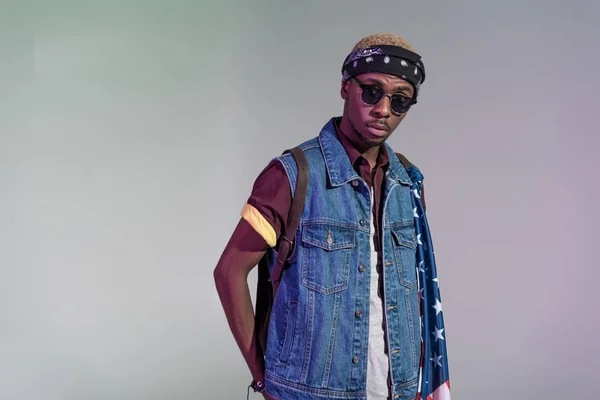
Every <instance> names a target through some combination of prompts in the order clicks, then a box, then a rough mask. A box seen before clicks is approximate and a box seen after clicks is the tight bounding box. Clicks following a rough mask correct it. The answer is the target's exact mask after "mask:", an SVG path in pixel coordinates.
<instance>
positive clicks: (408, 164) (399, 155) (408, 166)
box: [396, 153, 412, 169]
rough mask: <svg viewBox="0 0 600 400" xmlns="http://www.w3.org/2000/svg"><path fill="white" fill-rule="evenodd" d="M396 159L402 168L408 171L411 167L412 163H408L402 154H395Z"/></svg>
mask: <svg viewBox="0 0 600 400" xmlns="http://www.w3.org/2000/svg"><path fill="white" fill-rule="evenodd" d="M396 157H398V160H400V162H401V163H402V165H404V168H406V169H409V168H411V167H412V163H411V162H410V161H408V158H406V157H404V156H403V155H402V154H400V153H396Z"/></svg>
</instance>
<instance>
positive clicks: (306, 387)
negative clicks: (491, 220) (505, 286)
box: [214, 34, 450, 400]
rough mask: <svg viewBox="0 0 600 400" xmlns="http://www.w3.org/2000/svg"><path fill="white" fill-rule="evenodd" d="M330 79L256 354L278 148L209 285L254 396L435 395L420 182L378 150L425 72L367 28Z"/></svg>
mask: <svg viewBox="0 0 600 400" xmlns="http://www.w3.org/2000/svg"><path fill="white" fill-rule="evenodd" d="M342 75H343V77H342V85H341V96H342V98H343V99H344V112H343V115H342V116H341V117H336V118H332V119H331V120H330V121H329V122H327V123H326V124H325V126H324V127H323V129H322V130H321V132H320V133H319V135H318V136H317V137H315V138H313V139H311V140H308V141H307V142H305V143H303V144H301V145H300V146H299V147H300V148H301V149H302V151H303V152H304V154H305V156H306V159H307V162H308V190H307V194H306V198H305V199H306V200H305V204H304V208H303V210H302V216H301V219H300V224H299V229H298V231H297V234H296V236H295V237H294V238H291V239H292V240H293V252H292V254H291V256H290V258H289V259H288V262H287V263H286V269H285V270H284V271H283V274H282V276H281V280H280V282H279V287H278V291H277V296H276V298H275V300H274V303H273V308H272V312H271V320H270V325H269V330H268V342H267V346H266V347H267V351H266V354H262V352H261V350H260V349H261V347H260V346H259V345H258V338H257V337H256V336H255V330H254V328H255V327H254V309H253V306H252V302H251V298H250V292H249V287H248V284H247V277H248V273H249V272H250V271H251V270H252V269H253V268H254V267H255V266H256V265H257V264H258V263H259V261H260V260H261V259H262V258H263V256H265V255H266V256H267V259H268V260H269V268H270V270H271V272H272V267H273V260H274V259H275V258H276V256H277V248H278V246H279V243H280V239H281V236H282V234H283V233H284V232H285V224H286V223H287V218H288V214H289V212H290V206H291V202H292V197H293V194H294V190H295V187H296V181H297V178H298V169H297V164H296V162H295V161H294V158H293V156H292V155H291V154H284V155H282V156H281V157H277V158H275V159H274V160H272V161H271V162H270V163H269V165H268V166H267V167H266V168H265V169H264V170H263V171H262V173H261V174H260V175H259V177H258V178H257V180H256V181H255V184H254V187H253V190H252V193H251V195H250V197H249V199H248V201H247V203H246V204H245V206H244V207H243V210H242V218H241V219H240V221H239V223H238V225H237V227H236V228H235V230H234V232H233V235H232V237H231V239H230V241H229V243H228V244H227V246H226V248H225V250H224V252H223V254H222V256H221V258H220V260H219V263H218V265H217V267H216V268H215V271H214V277H215V282H216V286H217V291H218V293H219V297H220V299H221V303H222V305H223V308H224V311H225V314H226V316H227V320H228V322H229V326H230V328H231V331H232V333H233V335H234V337H235V340H236V342H237V344H238V346H239V348H240V350H241V352H242V354H243V356H244V358H245V360H246V363H247V364H248V367H249V368H250V371H251V374H252V377H253V379H254V380H253V382H252V384H251V386H252V387H253V388H254V390H255V391H259V392H262V393H263V396H264V397H265V398H266V399H283V400H294V399H315V400H316V399H336V398H339V399H368V400H375V399H415V398H424V399H449V398H450V393H449V381H448V370H447V360H446V359H445V334H444V329H443V319H442V315H441V303H440V296H439V288H438V287H437V277H436V276H435V261H434V258H433V249H432V245H431V239H430V236H429V230H428V227H427V222H426V217H425V203H424V198H423V191H422V179H423V177H422V175H421V173H420V171H419V170H418V169H417V168H416V167H414V166H410V165H409V166H408V168H407V167H405V166H404V165H403V163H402V162H401V160H400V158H399V157H397V156H396V154H395V153H394V151H393V150H392V149H391V148H390V147H389V145H388V144H387V143H386V139H387V138H388V137H389V136H390V135H391V134H392V133H393V132H394V131H395V130H396V128H397V127H398V125H399V124H400V122H402V120H403V119H404V117H406V114H407V112H408V111H409V109H410V108H411V106H413V105H414V104H415V103H416V102H417V96H418V94H419V88H420V86H421V84H422V83H423V81H424V79H425V69H424V66H423V63H422V61H421V57H420V56H419V55H417V54H416V53H415V51H414V49H413V48H412V47H411V46H410V45H409V44H408V43H406V42H405V41H404V40H403V39H402V38H400V37H398V36H396V35H393V34H376V35H371V36H368V37H365V38H363V39H362V40H361V41H359V42H358V43H357V44H356V45H355V47H354V48H353V50H352V52H351V53H350V54H349V55H348V57H347V58H346V60H345V61H344V63H343V67H342ZM403 161H404V164H407V162H406V160H405V159H404V160H403Z"/></svg>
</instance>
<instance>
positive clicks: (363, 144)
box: [341, 72, 414, 150]
mask: <svg viewBox="0 0 600 400" xmlns="http://www.w3.org/2000/svg"><path fill="white" fill-rule="evenodd" d="M361 84H362V85H369V86H375V87H377V88H380V89H381V90H383V92H384V93H387V94H390V95H394V94H403V95H405V96H407V97H410V98H412V97H413V94H414V89H413V87H412V85H411V84H410V83H408V82H407V81H405V80H403V79H401V78H398V77H396V76H393V75H388V74H383V73H379V72H368V73H365V74H361V75H358V76H356V77H355V78H353V79H349V80H348V81H346V82H344V84H343V85H342V88H341V96H342V98H343V99H344V100H345V103H344V118H343V120H345V122H344V121H343V122H342V124H343V126H342V130H343V132H344V134H345V135H346V136H349V137H348V139H349V140H350V141H352V142H353V143H354V144H355V145H356V146H357V147H359V148H360V149H361V150H366V149H367V148H369V147H374V146H378V145H381V144H382V143H383V142H384V141H385V140H386V139H387V138H388V137H389V136H390V135H391V134H392V132H394V130H395V129H396V128H397V127H398V125H399V124H400V122H401V121H402V120H403V119H404V117H405V116H406V113H403V114H398V113H395V112H394V111H393V110H392V107H391V99H390V98H389V97H388V96H384V97H382V98H381V100H380V101H379V102H378V103H376V104H374V105H368V104H365V103H364V102H363V101H362V99H361V96H362V91H363V89H361V86H360V85H361Z"/></svg>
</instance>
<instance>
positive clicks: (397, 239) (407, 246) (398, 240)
mask: <svg viewBox="0 0 600 400" xmlns="http://www.w3.org/2000/svg"><path fill="white" fill-rule="evenodd" d="M392 237H393V238H394V240H393V242H394V256H395V257H396V265H397V268H398V275H399V278H400V283H401V284H402V285H404V286H406V287H407V288H409V289H417V235H416V230H415V226H414V222H413V221H411V222H410V223H406V225H403V226H400V227H394V228H393V229H392Z"/></svg>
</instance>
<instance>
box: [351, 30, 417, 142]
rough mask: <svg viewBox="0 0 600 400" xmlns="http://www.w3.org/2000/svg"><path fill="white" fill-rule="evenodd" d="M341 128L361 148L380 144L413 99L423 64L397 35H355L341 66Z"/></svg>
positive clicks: (403, 115) (408, 45)
mask: <svg viewBox="0 0 600 400" xmlns="http://www.w3.org/2000/svg"><path fill="white" fill-rule="evenodd" d="M342 75H343V77H342V87H341V96H342V98H343V99H344V115H343V117H342V131H343V132H344V134H345V135H346V136H348V139H350V140H351V141H352V142H353V143H354V144H355V145H356V146H357V147H359V148H360V149H361V150H363V151H364V150H367V149H368V148H370V147H374V146H378V145H380V144H382V143H383V142H384V141H385V140H386V139H387V138H388V137H389V136H390V135H391V134H392V132H393V131H394V130H395V129H396V128H397V127H398V125H399V124H400V122H401V121H402V120H403V119H404V117H405V116H406V113H407V112H408V110H409V108H410V107H411V106H412V105H413V104H414V103H416V99H417V95H418V92H419V88H420V85H421V83H422V82H423V81H424V80H425V69H424V67H423V64H422V62H421V60H420V56H419V55H418V54H416V53H415V51H414V49H413V48H412V46H411V45H410V44H408V43H407V42H406V41H405V40H404V39H402V38H401V37H399V36H397V35H394V34H390V33H383V34H375V35H370V36H367V37H365V38H363V39H361V40H360V41H359V42H358V43H357V44H356V45H355V46H354V48H353V49H352V51H351V52H350V54H349V55H348V57H347V58H346V60H345V61H344V64H343V67H342Z"/></svg>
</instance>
